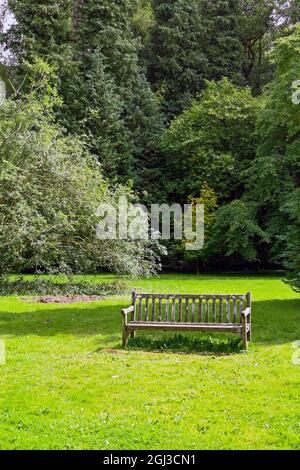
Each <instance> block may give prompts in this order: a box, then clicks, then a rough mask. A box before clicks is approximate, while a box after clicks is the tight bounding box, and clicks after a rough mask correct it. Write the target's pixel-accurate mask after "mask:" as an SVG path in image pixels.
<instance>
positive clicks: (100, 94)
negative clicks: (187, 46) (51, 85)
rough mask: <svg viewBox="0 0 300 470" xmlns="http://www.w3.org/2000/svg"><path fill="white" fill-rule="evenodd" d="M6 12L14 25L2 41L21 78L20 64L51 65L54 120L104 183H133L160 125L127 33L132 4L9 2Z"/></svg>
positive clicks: (134, 42) (135, 45)
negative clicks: (83, 148)
mask: <svg viewBox="0 0 300 470" xmlns="http://www.w3.org/2000/svg"><path fill="white" fill-rule="evenodd" d="M10 7H11V9H12V11H13V13H14V15H15V18H16V24H15V25H14V26H12V27H11V28H10V30H9V31H8V33H7V34H5V35H4V42H5V43H6V44H7V45H8V46H9V47H10V48H11V49H12V50H13V51H14V52H15V54H16V56H17V58H18V63H19V67H18V68H19V72H20V73H21V74H24V68H23V65H22V64H23V61H24V59H25V60H27V61H28V62H33V61H34V60H35V58H37V57H40V58H42V59H43V60H45V61H47V62H48V63H49V64H50V65H53V66H55V67H56V68H57V71H58V90H59V93H60V95H61V96H62V98H63V102H64V104H63V107H62V108H60V109H59V112H58V113H57V119H58V120H59V121H60V123H61V124H62V125H63V126H64V127H65V128H66V129H67V130H68V131H69V132H72V133H76V134H78V135H80V137H81V139H85V140H86V141H87V142H88V144H89V145H90V150H91V151H92V152H93V153H94V154H95V155H96V156H97V157H98V159H99V161H100V163H102V164H103V170H104V172H105V174H106V175H107V176H109V177H112V178H117V179H118V180H119V181H120V180H121V181H126V180H128V179H129V178H132V179H134V180H137V181H138V180H139V179H140V175H139V174H138V170H139V169H140V168H141V167H143V155H144V153H147V152H149V151H152V149H153V148H154V147H155V145H156V141H157V138H158V136H159V134H160V132H161V129H162V120H161V117H160V114H159V112H158V109H157V103H156V99H155V96H154V94H153V93H152V91H151V89H150V86H149V84H148V83H147V80H146V77H145V74H144V72H143V70H142V68H141V66H140V64H139V58H138V51H139V48H140V44H139V41H138V40H137V39H136V38H135V37H134V34H133V31H132V28H133V26H132V15H133V12H134V9H135V7H136V0H126V1H122V2H111V1H109V0H103V1H101V2H99V1H98V0H97V1H96V0H89V1H88V2H82V1H81V0H77V1H75V2H73V1H71V0H59V2H55V4H53V5H52V4H51V5H50V4H49V2H45V1H44V0H39V1H38V2H35V3H34V5H33V4H32V2H29V1H28V0H19V1H18V2H16V1H15V0H11V2H10ZM33 9H34V15H33ZM31 17H33V18H34V21H31V19H30V18H31ZM112 44H114V47H112ZM91 136H93V138H92V140H91Z"/></svg>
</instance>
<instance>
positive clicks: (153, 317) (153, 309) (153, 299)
mask: <svg viewBox="0 0 300 470" xmlns="http://www.w3.org/2000/svg"><path fill="white" fill-rule="evenodd" d="M151 320H152V321H154V320H155V297H152V318H151Z"/></svg>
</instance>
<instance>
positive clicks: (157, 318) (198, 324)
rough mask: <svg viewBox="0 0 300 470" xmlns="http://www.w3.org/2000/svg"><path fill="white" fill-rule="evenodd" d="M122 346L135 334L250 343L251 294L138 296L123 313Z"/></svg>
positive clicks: (134, 297) (133, 296) (245, 344)
mask: <svg viewBox="0 0 300 470" xmlns="http://www.w3.org/2000/svg"><path fill="white" fill-rule="evenodd" d="M122 315H123V346H124V347H126V346H127V343H128V338H129V335H131V337H132V338H134V335H135V331H136V330H150V329H151V330H164V331H168V330H171V331H181V330H182V331H185V330H187V331H188V330H189V331H207V332H214V331H216V332H223V333H224V332H225V333H234V334H237V335H240V336H241V338H242V342H243V347H244V349H247V348H248V342H249V341H250V340H251V294H250V292H248V293H247V294H245V295H241V294H230V295H228V294H225V295H221V294H205V295H204V294H199V295H198V294H196V295H195V294H139V293H137V292H136V291H133V292H132V303H131V306H130V307H128V308H124V309H123V310H122Z"/></svg>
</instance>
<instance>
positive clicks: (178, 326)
mask: <svg viewBox="0 0 300 470" xmlns="http://www.w3.org/2000/svg"><path fill="white" fill-rule="evenodd" d="M127 326H128V328H129V329H132V330H150V329H151V330H174V331H176V330H193V331H196V330H198V331H223V332H226V331H229V332H232V333H239V334H240V333H241V330H242V325H237V324H236V323H213V324H212V323H176V322H151V321H147V322H145V321H133V322H130V323H128V325H127ZM249 330H250V325H249V324H248V325H247V331H249Z"/></svg>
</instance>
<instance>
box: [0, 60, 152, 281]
mask: <svg viewBox="0 0 300 470" xmlns="http://www.w3.org/2000/svg"><path fill="white" fill-rule="evenodd" d="M30 73H31V74H32V77H33V78H32V83H33V84H32V87H31V90H30V92H29V93H28V94H27V95H25V96H21V97H17V98H15V99H9V100H7V101H6V102H5V103H4V105H2V106H0V129H1V132H0V187H1V191H0V246H1V256H0V274H1V273H2V274H3V273H4V274H5V273H10V272H16V273H22V272H33V271H34V272H42V273H43V272H48V273H54V272H59V273H66V274H70V273H74V272H76V273H83V272H86V273H89V272H97V271H99V270H102V269H103V268H105V269H108V270H110V271H114V272H122V273H128V274H132V275H144V274H146V275H147V274H151V273H153V272H155V270H156V268H157V267H158V256H159V255H158V253H159V244H158V242H147V241H146V242H143V241H138V240H133V241H128V240H99V239H98V238H97V237H96V225H97V223H98V217H97V215H96V214H97V208H98V207H99V205H100V204H101V203H110V204H112V205H115V206H116V205H117V202H118V197H119V196H121V195H127V194H129V190H128V189H127V188H123V187H121V186H119V187H115V188H114V190H110V189H109V187H108V183H107V182H106V181H105V180H104V179H103V177H102V174H101V168H100V166H99V163H98V162H97V161H96V160H95V159H94V158H93V157H92V156H91V155H90V154H89V153H88V152H87V151H86V149H85V148H84V147H83V145H82V144H81V143H80V142H79V141H78V139H75V138H73V137H69V136H66V135H64V132H63V130H62V129H61V128H59V127H58V126H57V125H55V124H54V122H53V109H54V107H55V106H59V105H60V100H59V99H58V97H57V92H56V90H55V88H52V87H51V76H52V75H51V74H52V73H53V72H52V70H51V69H50V68H49V67H48V66H47V65H46V64H44V63H43V62H38V63H37V64H36V65H35V66H34V67H33V66H31V67H30ZM157 250H158V251H157Z"/></svg>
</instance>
